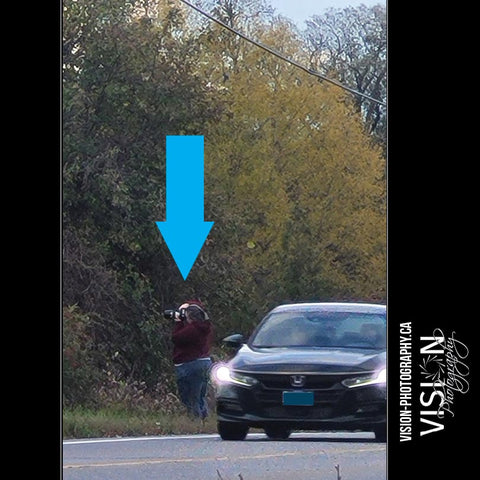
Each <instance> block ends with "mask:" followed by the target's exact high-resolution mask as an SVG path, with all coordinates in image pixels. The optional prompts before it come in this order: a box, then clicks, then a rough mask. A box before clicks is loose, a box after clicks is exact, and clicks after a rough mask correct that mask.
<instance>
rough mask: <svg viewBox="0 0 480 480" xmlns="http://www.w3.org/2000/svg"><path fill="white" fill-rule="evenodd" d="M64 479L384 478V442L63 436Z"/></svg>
mask: <svg viewBox="0 0 480 480" xmlns="http://www.w3.org/2000/svg"><path fill="white" fill-rule="evenodd" d="M62 470H63V472H62V473H63V479H64V480H234V479H235V480H239V479H240V480H296V479H302V480H303V479H305V480H307V479H308V480H310V479H319V480H320V479H321V480H330V479H331V480H338V479H339V478H341V480H383V479H386V477H387V475H386V444H385V443H377V442H376V441H375V440H374V435H373V433H368V432H366V433H360V432H358V433H357V432H354V433H349V432H326V433H325V432H324V433H317V432H315V433H308V432H307V433H294V434H292V436H291V437H290V438H289V439H288V440H282V441H279V440H270V439H268V438H267V437H266V436H265V435H264V434H261V433H250V434H249V435H248V436H247V438H246V439H245V440H244V441H222V440H221V439H220V437H219V436H218V435H179V436H172V437H160V436H158V437H136V438H109V439H85V440H66V441H64V442H63V465H62Z"/></svg>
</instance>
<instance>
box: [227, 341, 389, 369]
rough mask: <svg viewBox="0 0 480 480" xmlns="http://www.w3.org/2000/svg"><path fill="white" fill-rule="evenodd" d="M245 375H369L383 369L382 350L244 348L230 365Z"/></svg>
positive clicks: (383, 358) (383, 351)
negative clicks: (292, 373) (370, 372)
mask: <svg viewBox="0 0 480 480" xmlns="http://www.w3.org/2000/svg"><path fill="white" fill-rule="evenodd" d="M229 363H230V366H231V368H233V369H235V370H241V371H245V372H272V373H274V372H312V373H322V372H325V373H347V372H369V371H372V370H377V369H379V368H383V367H385V365H386V352H385V350H382V351H379V350H373V349H360V348H340V347H322V348H254V349H253V348H250V347H248V346H247V345H244V346H243V347H242V348H241V349H240V350H239V351H238V352H237V354H236V355H235V357H234V358H233V359H232V360H231V361H230V362H229Z"/></svg>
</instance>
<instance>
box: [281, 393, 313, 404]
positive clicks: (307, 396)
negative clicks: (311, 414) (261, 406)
mask: <svg viewBox="0 0 480 480" xmlns="http://www.w3.org/2000/svg"><path fill="white" fill-rule="evenodd" d="M283 404H284V405H294V406H296V407H311V406H313V392H283Z"/></svg>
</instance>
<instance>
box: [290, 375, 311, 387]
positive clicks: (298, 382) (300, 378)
mask: <svg viewBox="0 0 480 480" xmlns="http://www.w3.org/2000/svg"><path fill="white" fill-rule="evenodd" d="M306 379H307V377H305V375H292V376H291V377H290V383H291V384H292V387H303V386H304V385H305V380H306Z"/></svg>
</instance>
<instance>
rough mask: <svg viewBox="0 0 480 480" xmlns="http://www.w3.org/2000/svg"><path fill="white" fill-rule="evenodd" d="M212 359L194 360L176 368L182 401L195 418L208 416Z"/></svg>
mask: <svg viewBox="0 0 480 480" xmlns="http://www.w3.org/2000/svg"><path fill="white" fill-rule="evenodd" d="M211 365H212V361H211V360H210V359H201V360H193V361H191V362H187V363H183V364H182V365H179V366H177V367H175V372H176V374H177V386H178V393H179V394H180V400H181V401H182V403H183V404H184V405H185V406H186V407H187V409H188V411H189V412H190V413H191V414H192V415H194V416H195V417H200V418H202V419H204V418H205V417H207V415H208V406H207V387H208V380H209V373H210V367H211Z"/></svg>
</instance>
